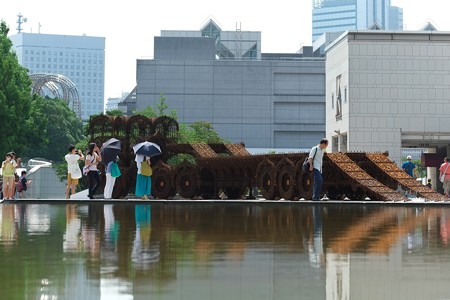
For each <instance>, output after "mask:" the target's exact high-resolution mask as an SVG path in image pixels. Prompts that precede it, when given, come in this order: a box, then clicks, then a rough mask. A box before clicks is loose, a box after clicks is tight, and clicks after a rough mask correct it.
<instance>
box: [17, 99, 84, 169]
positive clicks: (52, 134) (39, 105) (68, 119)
mask: <svg viewBox="0 0 450 300" xmlns="http://www.w3.org/2000/svg"><path fill="white" fill-rule="evenodd" d="M31 107H32V115H31V118H30V120H29V121H28V128H29V131H28V133H29V134H28V140H29V141H30V142H31V143H30V148H29V149H27V151H25V155H26V156H28V157H30V158H31V157H44V158H47V159H50V160H52V161H55V162H63V161H64V155H65V154H66V153H67V147H68V146H69V145H70V144H73V145H75V144H77V143H79V142H80V141H82V140H83V138H84V136H83V124H82V122H81V120H80V119H79V118H78V117H77V116H76V114H75V112H74V111H73V110H72V109H70V107H69V106H68V105H67V103H66V102H65V101H63V100H59V99H49V98H42V97H37V96H35V97H34V98H33V101H32V104H31Z"/></svg>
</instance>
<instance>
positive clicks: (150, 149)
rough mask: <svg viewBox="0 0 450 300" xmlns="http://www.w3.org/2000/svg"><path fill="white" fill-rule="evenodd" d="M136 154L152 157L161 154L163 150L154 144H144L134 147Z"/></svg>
mask: <svg viewBox="0 0 450 300" xmlns="http://www.w3.org/2000/svg"><path fill="white" fill-rule="evenodd" d="M133 150H134V153H135V154H140V155H145V156H148V157H152V156H155V155H159V154H161V148H160V147H159V146H158V145H157V144H155V143H152V142H142V143H139V144H136V145H134V146H133Z"/></svg>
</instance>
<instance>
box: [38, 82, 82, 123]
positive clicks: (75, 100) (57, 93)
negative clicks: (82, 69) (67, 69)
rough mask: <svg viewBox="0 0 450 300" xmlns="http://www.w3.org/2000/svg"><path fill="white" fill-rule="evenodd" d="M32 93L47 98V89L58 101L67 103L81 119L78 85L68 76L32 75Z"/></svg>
mask: <svg viewBox="0 0 450 300" xmlns="http://www.w3.org/2000/svg"><path fill="white" fill-rule="evenodd" d="M30 79H31V82H32V90H31V91H32V93H33V94H38V95H42V96H45V94H44V93H45V88H47V89H48V90H49V91H50V92H51V93H52V95H53V96H54V97H55V98H57V99H62V100H64V101H66V103H67V105H69V107H70V108H71V109H72V110H73V111H74V112H75V114H76V115H77V117H79V118H81V101H80V97H79V95H78V89H77V87H76V85H75V84H74V83H73V82H72V81H71V80H70V79H69V78H67V77H66V76H64V75H60V74H40V73H39V74H32V75H30Z"/></svg>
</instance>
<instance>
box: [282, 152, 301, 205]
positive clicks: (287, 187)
mask: <svg viewBox="0 0 450 300" xmlns="http://www.w3.org/2000/svg"><path fill="white" fill-rule="evenodd" d="M277 173H278V177H277V185H278V190H279V192H280V197H281V198H284V199H286V200H294V198H295V197H296V196H298V191H297V186H296V183H295V165H294V163H293V162H292V161H291V160H290V159H288V158H287V157H284V158H283V159H282V160H281V161H280V162H279V163H278V164H277Z"/></svg>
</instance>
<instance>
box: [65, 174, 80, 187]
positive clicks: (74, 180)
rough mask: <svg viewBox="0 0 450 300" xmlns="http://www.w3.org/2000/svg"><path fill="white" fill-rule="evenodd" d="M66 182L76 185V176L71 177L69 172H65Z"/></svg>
mask: <svg viewBox="0 0 450 300" xmlns="http://www.w3.org/2000/svg"><path fill="white" fill-rule="evenodd" d="M67 184H68V185H70V186H71V185H78V178H77V179H74V178H72V175H71V174H70V173H68V174H67Z"/></svg>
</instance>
